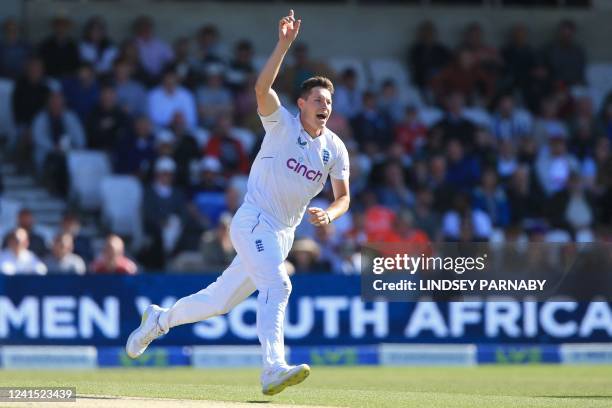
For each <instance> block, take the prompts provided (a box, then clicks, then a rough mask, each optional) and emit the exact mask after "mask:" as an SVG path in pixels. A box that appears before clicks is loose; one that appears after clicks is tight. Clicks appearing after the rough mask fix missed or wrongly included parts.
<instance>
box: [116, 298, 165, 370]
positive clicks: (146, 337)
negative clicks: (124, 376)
mask: <svg viewBox="0 0 612 408" xmlns="http://www.w3.org/2000/svg"><path fill="white" fill-rule="evenodd" d="M163 311H164V309H162V308H161V307H159V306H157V305H149V307H147V308H146V309H145V311H144V313H143V314H142V320H141V321H140V326H138V328H137V329H136V330H134V331H133V332H132V333H131V334H130V337H128V339H127V343H126V344H125V352H126V353H127V355H128V356H130V358H136V357H139V356H140V355H141V354H142V353H144V351H145V350H146V349H147V347H148V346H149V344H151V342H152V341H153V340H155V339H156V338H158V337H159V336H161V335H162V334H165V333H164V331H163V330H162V328H161V327H159V324H158V323H157V319H158V318H159V314H160V313H161V312H163Z"/></svg>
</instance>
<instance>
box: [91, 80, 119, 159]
mask: <svg viewBox="0 0 612 408" xmlns="http://www.w3.org/2000/svg"><path fill="white" fill-rule="evenodd" d="M127 126H128V117H127V115H126V114H125V113H124V112H123V110H121V108H120V107H119V105H118V104H117V93H116V92H115V88H113V87H112V86H110V85H105V86H103V87H102V88H101V89H100V101H99V103H98V105H97V106H96V107H95V108H94V109H93V111H92V112H91V113H90V114H89V117H88V119H87V147H88V148H90V149H96V150H105V151H108V152H110V151H112V150H113V149H114V148H115V146H116V145H117V143H118V142H119V138H120V137H121V136H122V135H123V134H124V132H125V131H126V129H127Z"/></svg>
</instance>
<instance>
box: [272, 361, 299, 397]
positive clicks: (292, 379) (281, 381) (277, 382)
mask: <svg viewBox="0 0 612 408" xmlns="http://www.w3.org/2000/svg"><path fill="white" fill-rule="evenodd" d="M308 375H310V367H309V366H308V364H300V365H298V366H286V367H278V368H275V369H272V370H270V371H264V373H263V374H262V375H261V392H263V393H264V394H265V395H275V394H278V393H279V392H281V391H282V390H284V389H285V388H287V387H290V386H292V385H298V384H299V383H301V382H302V381H304V380H305V379H306V377H308Z"/></svg>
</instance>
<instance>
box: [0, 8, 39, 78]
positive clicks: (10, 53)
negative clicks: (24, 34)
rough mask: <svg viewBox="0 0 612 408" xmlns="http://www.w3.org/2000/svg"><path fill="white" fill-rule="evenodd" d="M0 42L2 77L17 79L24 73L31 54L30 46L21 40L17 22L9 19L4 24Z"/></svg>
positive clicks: (0, 71)
mask: <svg viewBox="0 0 612 408" xmlns="http://www.w3.org/2000/svg"><path fill="white" fill-rule="evenodd" d="M2 31H3V36H2V39H1V40H0V77H7V78H11V79H17V78H18V77H19V76H20V75H21V73H22V72H23V67H24V66H25V64H26V61H27V59H28V57H29V56H30V53H31V52H32V50H31V47H30V45H29V44H28V43H27V42H26V41H25V40H23V39H22V38H21V33H20V27H19V24H18V23H17V20H15V19H14V18H7V19H6V20H4V23H3V24H2Z"/></svg>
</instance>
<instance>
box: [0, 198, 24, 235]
mask: <svg viewBox="0 0 612 408" xmlns="http://www.w3.org/2000/svg"><path fill="white" fill-rule="evenodd" d="M20 209H21V204H19V202H18V201H15V200H11V199H8V198H0V226H1V227H2V231H3V232H5V231H8V230H10V229H11V228H14V227H15V224H16V223H17V214H18V213H19V210H20Z"/></svg>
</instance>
